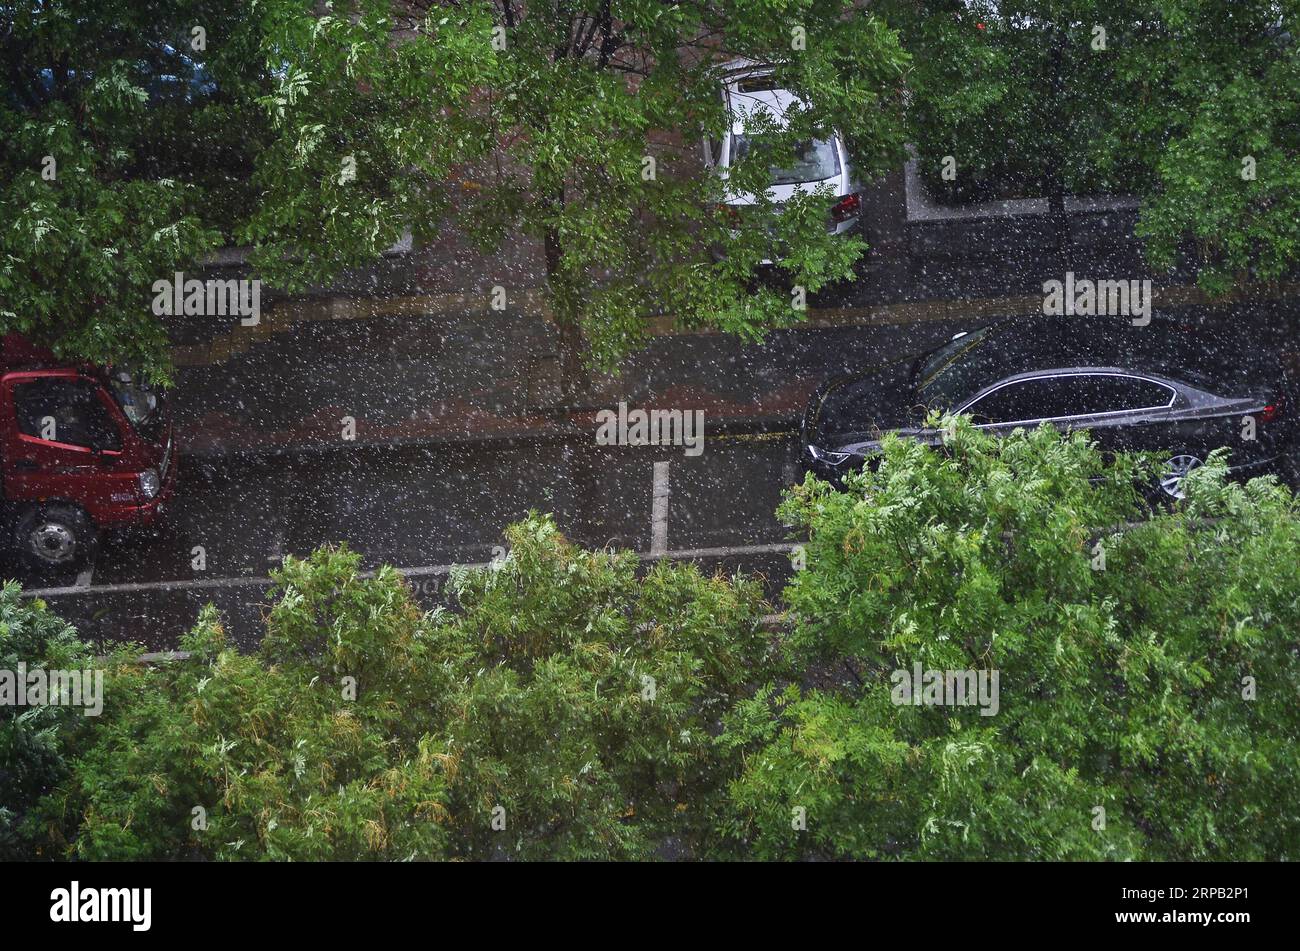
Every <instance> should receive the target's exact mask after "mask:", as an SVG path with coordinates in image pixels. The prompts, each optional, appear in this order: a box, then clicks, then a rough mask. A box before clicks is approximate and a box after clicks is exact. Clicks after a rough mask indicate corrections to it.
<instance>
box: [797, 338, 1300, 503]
mask: <svg viewBox="0 0 1300 951" xmlns="http://www.w3.org/2000/svg"><path fill="white" fill-rule="evenodd" d="M1243 351H1244V348H1243V347H1242V346H1241V345H1240V343H1238V342H1237V340H1236V339H1234V335H1222V334H1221V335H1217V336H1216V335H1214V334H1211V333H1208V332H1205V331H1191V330H1187V329H1184V328H1180V327H1179V326H1177V325H1175V324H1172V323H1168V322H1166V321H1155V320H1153V321H1152V322H1151V323H1150V324H1148V325H1147V326H1144V327H1135V326H1133V325H1132V323H1131V322H1130V321H1127V320H1124V321H1121V320H1111V319H1109V318H1098V317H1087V318H1070V317H1031V318H1015V319H1011V320H1007V321H1003V322H1001V323H998V324H994V325H992V326H989V327H985V328H983V329H980V330H976V331H973V332H970V333H961V334H958V335H956V336H955V337H953V338H952V339H951V340H950V341H948V343H946V344H944V345H943V346H942V347H939V348H938V349H936V350H932V351H930V352H929V353H925V354H922V355H921V356H919V357H917V358H916V359H914V360H904V361H900V362H898V363H893V364H888V365H885V366H881V367H877V368H875V369H872V370H869V371H867V372H865V373H862V374H860V375H858V376H853V377H844V378H839V379H835V380H830V381H828V382H827V383H825V384H823V385H822V386H821V387H820V388H819V389H818V390H817V392H816V393H814V394H813V397H812V399H811V401H810V402H809V404H808V408H807V411H806V412H805V414H804V421H803V443H804V464H805V467H806V468H808V469H811V470H812V471H813V472H815V473H817V474H818V475H819V476H821V477H822V478H826V479H829V480H830V481H833V482H839V481H840V478H841V477H842V476H843V475H844V474H845V473H846V472H848V471H851V470H854V469H857V468H859V467H861V465H862V463H863V462H864V460H866V459H867V458H869V457H870V456H872V455H873V454H874V453H875V452H876V450H877V449H878V446H879V440H880V438H881V437H882V435H883V434H884V433H885V432H894V433H897V434H899V435H904V436H907V437H910V438H915V439H919V440H922V441H925V442H928V443H931V444H939V443H940V442H941V434H940V433H939V432H938V431H936V430H934V429H930V428H926V426H925V419H926V416H927V414H928V413H929V412H930V411H931V410H938V411H940V412H944V413H961V414H966V415H969V416H970V417H971V419H972V422H974V423H975V425H977V426H978V427H980V428H984V429H988V430H991V431H993V432H995V433H1009V432H1011V431H1012V430H1013V429H1015V428H1017V427H1027V428H1028V427H1034V426H1037V425H1038V424H1039V423H1042V422H1048V423H1051V424H1052V425H1053V426H1056V427H1057V428H1059V429H1062V430H1067V431H1068V430H1074V429H1087V430H1090V431H1091V433H1092V438H1093V439H1094V440H1095V441H1096V442H1097V444H1098V445H1099V446H1100V447H1101V449H1102V450H1103V451H1108V452H1118V451H1124V450H1128V451H1160V452H1166V453H1168V454H1169V455H1170V457H1171V458H1170V461H1169V468H1168V472H1167V474H1166V476H1165V477H1164V478H1163V479H1162V480H1161V483H1160V487H1161V489H1162V490H1163V491H1164V492H1165V493H1166V494H1168V495H1169V496H1171V497H1174V498H1181V497H1182V489H1181V482H1182V478H1183V476H1185V475H1186V474H1187V473H1188V472H1189V471H1190V470H1192V469H1194V468H1196V467H1197V466H1199V465H1201V464H1202V462H1203V461H1204V460H1205V458H1206V456H1208V455H1209V453H1210V452H1211V451H1212V450H1214V449H1216V448H1218V447H1220V446H1226V447H1228V448H1229V450H1230V451H1231V455H1230V465H1231V467H1232V470H1231V471H1232V473H1233V475H1234V476H1235V477H1238V478H1249V477H1251V476H1254V475H1260V474H1263V473H1266V472H1275V471H1278V467H1279V464H1280V463H1281V462H1282V460H1283V458H1284V457H1285V455H1286V454H1287V453H1288V452H1289V451H1292V447H1294V446H1295V445H1296V438H1295V431H1296V429H1295V425H1294V422H1293V421H1292V418H1291V417H1290V415H1289V412H1288V411H1289V410H1290V409H1291V407H1289V406H1288V405H1287V403H1286V401H1285V400H1284V391H1285V390H1286V389H1287V380H1286V377H1285V374H1284V373H1283V371H1282V368H1281V364H1280V363H1279V362H1277V361H1276V358H1274V361H1273V365H1272V366H1270V365H1269V361H1268V360H1263V361H1258V360H1255V359H1252V358H1248V357H1247V355H1246V353H1245V352H1243Z"/></svg>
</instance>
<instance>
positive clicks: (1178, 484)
mask: <svg viewBox="0 0 1300 951" xmlns="http://www.w3.org/2000/svg"><path fill="white" fill-rule="evenodd" d="M1201 465H1202V462H1201V460H1200V459H1198V458H1197V457H1196V456H1193V455H1189V454H1187V453H1179V454H1178V455H1176V456H1174V457H1173V458H1171V459H1170V460H1169V465H1168V466H1166V468H1165V474H1164V475H1162V476H1161V477H1160V491H1161V492H1163V493H1164V494H1165V495H1166V496H1168V497H1169V498H1171V499H1179V500H1181V499H1185V498H1186V497H1187V493H1186V492H1185V491H1183V480H1184V479H1185V478H1187V474H1188V473H1189V472H1191V471H1192V470H1193V469H1199V468H1200V467H1201Z"/></svg>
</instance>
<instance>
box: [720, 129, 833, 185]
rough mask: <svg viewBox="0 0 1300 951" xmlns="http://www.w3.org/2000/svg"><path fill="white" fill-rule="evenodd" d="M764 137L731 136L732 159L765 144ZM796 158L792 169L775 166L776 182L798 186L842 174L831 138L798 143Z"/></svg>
mask: <svg viewBox="0 0 1300 951" xmlns="http://www.w3.org/2000/svg"><path fill="white" fill-rule="evenodd" d="M763 144H764V143H763V137H762V136H755V135H745V134H744V133H740V132H737V133H736V134H734V135H733V136H732V137H731V161H732V162H738V161H740V160H741V159H743V158H744V157H745V156H746V155H748V154H749V151H750V149H752V148H754V147H755V146H757V147H759V148H762V147H763ZM794 153H795V161H794V164H793V165H791V166H790V167H789V168H778V167H775V166H772V167H771V168H770V174H771V176H772V184H773V185H799V184H802V183H804V182H820V181H822V180H823V179H827V178H834V177H835V176H836V175H838V174H839V173H840V158H839V155H837V154H836V151H835V143H834V142H832V141H831V140H830V139H813V140H811V141H807V142H800V143H799V144H798V145H796V146H795V150H794Z"/></svg>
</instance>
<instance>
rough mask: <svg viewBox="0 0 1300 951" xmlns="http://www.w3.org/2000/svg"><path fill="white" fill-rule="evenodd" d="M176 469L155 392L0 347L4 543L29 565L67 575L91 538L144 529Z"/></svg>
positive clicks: (119, 375)
mask: <svg viewBox="0 0 1300 951" xmlns="http://www.w3.org/2000/svg"><path fill="white" fill-rule="evenodd" d="M176 469H177V466H176V453H175V451H174V445H173V437H172V426H171V421H170V419H169V418H168V416H167V412H166V406H165V405H164V401H163V398H162V395H161V393H159V392H156V391H154V390H153V389H151V388H150V387H148V386H146V385H144V384H142V383H141V382H140V381H138V380H136V379H135V378H133V377H132V376H131V374H129V373H126V372H121V371H118V370H114V369H106V368H101V367H94V366H91V365H89V364H85V365H69V364H68V363H66V362H61V361H59V360H57V359H56V358H55V357H54V356H53V354H51V353H49V351H45V350H42V349H40V348H38V347H34V346H32V345H31V344H29V343H28V342H27V341H25V340H23V339H22V338H20V337H16V336H8V337H5V338H3V350H2V351H0V504H2V505H3V525H4V528H5V535H6V536H7V539H8V541H9V542H10V543H11V544H12V545H13V547H16V548H17V549H18V550H19V551H21V552H22V553H23V554H25V555H26V556H27V557H28V558H29V559H30V560H31V561H33V562H35V563H36V564H39V565H53V566H66V567H70V566H73V565H76V564H78V563H80V562H82V561H85V560H86V559H88V558H89V557H90V556H91V554H92V553H93V551H94V548H95V544H96V542H97V539H98V537H99V533H100V531H101V530H106V529H115V528H129V527H134V526H146V525H150V524H152V523H154V522H155V521H156V520H157V519H158V518H159V517H160V516H161V515H162V514H163V512H164V511H165V510H166V508H167V507H168V505H169V503H170V501H171V498H172V495H173V492H174V490H175V485H176Z"/></svg>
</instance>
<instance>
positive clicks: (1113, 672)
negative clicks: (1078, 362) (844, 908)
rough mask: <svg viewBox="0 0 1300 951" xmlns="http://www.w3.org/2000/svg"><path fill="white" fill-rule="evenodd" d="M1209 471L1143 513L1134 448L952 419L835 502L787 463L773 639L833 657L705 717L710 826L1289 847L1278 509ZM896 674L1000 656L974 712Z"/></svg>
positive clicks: (889, 843)
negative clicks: (720, 763)
mask: <svg viewBox="0 0 1300 951" xmlns="http://www.w3.org/2000/svg"><path fill="white" fill-rule="evenodd" d="M1225 468H1226V466H1225V462H1224V459H1223V458H1222V456H1221V455H1217V454H1216V456H1214V457H1212V458H1211V460H1210V462H1209V463H1208V464H1207V465H1206V466H1205V467H1204V468H1203V469H1201V470H1199V471H1198V472H1196V473H1194V475H1193V477H1192V478H1191V479H1190V480H1189V486H1188V500H1187V502H1186V504H1184V505H1179V506H1178V507H1176V508H1175V509H1173V510H1170V511H1164V510H1162V511H1159V512H1156V513H1152V514H1150V517H1149V519H1147V518H1146V515H1147V513H1144V512H1143V511H1142V506H1141V497H1140V493H1139V491H1138V489H1137V487H1136V486H1137V484H1138V483H1140V482H1145V480H1148V479H1150V478H1152V475H1153V470H1154V460H1148V459H1142V458H1136V457H1129V456H1120V457H1119V458H1118V459H1116V460H1113V461H1112V462H1110V463H1107V462H1106V460H1104V459H1103V456H1102V454H1101V453H1100V452H1099V451H1098V450H1097V449H1096V448H1095V446H1093V445H1090V443H1089V442H1088V439H1087V437H1086V434H1082V433H1076V434H1073V435H1068V436H1063V435H1060V434H1058V433H1057V432H1056V431H1054V430H1052V429H1050V428H1048V427H1044V428H1042V429H1039V430H1037V431H1034V432H1025V431H1017V432H1016V434H1014V435H1013V436H1011V437H1009V438H1006V439H1005V440H1002V441H997V440H994V439H992V438H990V437H988V436H986V435H985V434H983V433H981V432H979V431H977V430H974V429H972V428H971V427H970V426H969V425H968V424H967V423H966V422H965V421H957V422H956V423H954V424H953V428H952V430H951V436H950V438H949V439H948V440H947V445H946V447H945V448H943V449H935V448H931V447H927V446H924V445H920V444H918V443H915V442H905V441H901V440H899V439H897V438H892V437H891V438H888V439H886V440H885V442H884V446H883V455H882V457H881V458H880V460H879V465H878V467H875V468H874V469H868V470H867V471H864V472H862V473H861V474H859V475H856V476H853V477H851V478H850V479H849V480H848V491H846V492H844V493H837V492H834V491H832V490H831V489H830V487H829V486H827V485H826V484H824V483H820V482H818V481H817V480H815V479H813V478H811V477H810V478H809V479H808V480H807V481H806V482H805V483H804V484H803V485H802V486H800V487H797V488H796V489H795V490H793V491H792V492H791V493H790V495H789V496H788V497H787V500H786V502H785V503H784V506H783V509H782V515H783V516H784V517H785V518H786V519H787V520H789V521H790V522H793V523H796V524H799V525H801V526H803V527H804V528H806V529H807V532H808V543H807V547H806V552H805V557H806V559H807V561H806V568H805V569H804V570H803V571H800V572H798V573H797V574H796V577H795V578H794V580H793V582H792V583H791V584H790V586H789V587H788V589H787V591H786V597H787V600H788V604H789V608H790V611H791V612H792V615H793V617H794V618H795V631H794V634H793V637H792V639H791V647H792V650H793V651H794V652H795V654H796V655H797V656H798V657H799V659H800V662H801V663H802V664H805V665H811V666H807V667H806V668H805V669H806V670H810V671H816V670H822V671H823V672H824V671H827V670H835V671H838V674H839V675H838V677H837V678H833V680H834V682H832V683H830V684H829V685H824V686H820V687H816V688H808V689H802V690H801V689H799V688H797V687H790V688H786V689H785V690H778V689H777V688H775V687H769V688H767V689H764V690H762V691H760V692H759V693H758V694H757V695H756V696H755V697H754V698H752V699H750V700H748V701H746V702H745V703H743V704H741V705H740V706H739V707H738V708H737V709H736V710H735V711H734V712H733V713H731V714H730V715H729V716H728V721H727V731H726V733H725V735H724V736H723V737H722V738H721V739H720V744H721V745H723V746H724V747H725V748H727V749H728V750H733V751H734V750H738V749H739V750H744V751H746V752H747V754H748V756H749V758H748V760H747V768H746V770H745V773H744V776H743V777H742V778H741V779H739V780H738V781H737V782H736V783H735V784H734V785H733V788H732V797H733V801H734V803H735V805H736V808H737V814H736V816H735V817H734V823H733V827H732V829H733V832H734V833H735V834H737V835H739V836H742V837H745V838H748V839H750V840H751V841H752V842H753V843H754V847H755V848H756V850H757V853H758V854H759V855H762V856H766V857H777V856H782V857H788V856H799V855H820V856H839V857H856V858H867V857H898V858H940V859H1056V858H1078V859H1102V858H1113V859H1124V858H1146V859H1217V860H1229V859H1265V858H1268V859H1294V858H1297V857H1300V792H1297V790H1298V789H1300V787H1298V786H1297V779H1298V778H1300V776H1298V773H1300V750H1298V749H1297V747H1296V746H1295V743H1294V739H1295V737H1296V736H1297V734H1298V733H1300V710H1298V709H1297V704H1296V695H1297V690H1298V689H1300V667H1298V666H1297V657H1296V652H1295V648H1296V635H1297V632H1300V558H1298V557H1297V555H1298V554H1300V507H1298V506H1297V502H1296V500H1295V499H1294V498H1293V497H1292V496H1291V495H1290V494H1289V493H1288V492H1287V491H1286V490H1285V489H1283V488H1281V487H1279V486H1277V485H1276V484H1275V483H1274V482H1273V481H1272V480H1264V479H1259V480H1254V481H1252V482H1250V483H1249V484H1248V485H1245V486H1243V485H1239V484H1232V483H1226V482H1225V480H1224V474H1225ZM1139 516H1141V517H1142V518H1143V520H1142V521H1137V522H1134V521H1133V520H1134V519H1137V518H1138V517H1139ZM1126 523H1128V524H1126ZM916 664H920V665H921V668H922V671H923V672H924V671H930V670H936V671H948V670H959V671H960V670H972V671H980V670H984V671H996V672H998V675H999V703H998V709H997V712H996V714H995V715H992V716H982V715H981V713H980V709H979V706H978V705H972V706H941V705H929V704H926V703H922V704H921V705H916V704H915V703H897V702H895V699H896V698H897V699H900V700H903V699H906V695H904V694H901V693H896V691H898V690H900V686H901V684H900V681H901V677H896V676H895V674H894V672H895V671H900V670H901V671H907V672H912V671H913V670H914V665H916ZM920 699H921V700H923V701H924V700H926V699H927V698H926V697H925V696H924V695H922V696H921V697H920ZM930 699H933V697H931V698H930ZM990 709H992V706H991V705H990ZM796 810H803V812H802V813H799V812H797V811H796ZM801 815H802V816H803V817H804V820H803V824H805V825H806V831H799V830H798V829H796V828H795V827H796V826H798V825H800V824H801V823H800V822H799V821H797V820H798V819H799V817H800V816H801Z"/></svg>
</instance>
